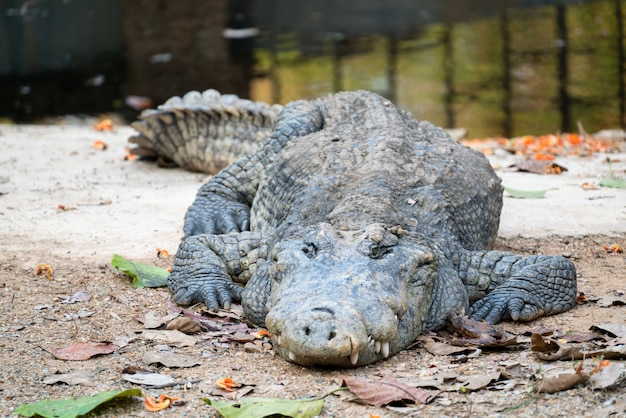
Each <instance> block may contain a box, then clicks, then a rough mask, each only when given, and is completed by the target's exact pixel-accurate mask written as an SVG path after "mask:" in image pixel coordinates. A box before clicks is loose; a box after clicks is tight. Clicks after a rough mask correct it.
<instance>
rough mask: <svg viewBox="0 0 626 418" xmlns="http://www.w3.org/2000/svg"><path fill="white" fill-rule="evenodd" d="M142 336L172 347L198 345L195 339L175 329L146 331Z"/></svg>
mask: <svg viewBox="0 0 626 418" xmlns="http://www.w3.org/2000/svg"><path fill="white" fill-rule="evenodd" d="M141 336H142V337H143V338H145V339H146V340H154V341H158V342H162V343H165V344H167V345H170V346H172V347H193V346H194V345H195V344H196V339H195V338H194V337H191V336H189V335H186V334H183V333H182V332H180V331H177V330H175V329H173V330H166V331H159V330H144V331H142V333H141Z"/></svg>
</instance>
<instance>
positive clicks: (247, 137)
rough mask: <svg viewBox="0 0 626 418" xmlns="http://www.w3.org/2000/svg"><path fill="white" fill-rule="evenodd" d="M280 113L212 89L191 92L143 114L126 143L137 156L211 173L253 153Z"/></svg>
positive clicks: (278, 110)
mask: <svg viewBox="0 0 626 418" xmlns="http://www.w3.org/2000/svg"><path fill="white" fill-rule="evenodd" d="M281 109H282V106H279V105H274V106H270V105H268V104H266V103H261V102H252V101H250V100H245V99H240V98H239V97H237V96H235V95H232V94H224V95H221V94H219V93H218V92H217V91H216V90H206V91H204V92H203V93H200V92H197V91H191V92H189V93H187V94H186V95H185V96H184V97H182V98H180V97H172V98H171V99H169V100H168V101H167V102H165V103H164V104H162V105H161V106H159V108H158V109H157V110H154V109H149V110H146V111H144V112H142V113H141V115H140V116H139V120H138V121H136V122H133V123H132V124H131V126H132V127H133V128H135V130H137V132H138V134H137V135H136V136H133V137H131V138H130V139H129V141H130V142H131V143H134V144H136V145H137V146H136V147H134V148H132V152H133V153H134V154H137V155H139V156H140V157H143V158H152V159H156V160H158V162H159V164H161V165H165V166H168V165H178V166H181V167H183V168H185V169H187V170H192V171H202V172H205V173H209V174H215V173H217V172H218V171H220V170H221V169H222V168H224V167H226V166H228V165H230V164H231V163H233V162H234V161H235V160H236V159H237V158H239V157H241V156H242V155H246V154H249V153H251V152H253V151H256V149H257V148H259V146H260V144H261V142H262V141H263V140H264V139H265V138H267V137H268V136H269V135H270V134H271V133H272V127H273V126H274V122H275V119H276V115H277V114H278V113H279V112H280V110H281Z"/></svg>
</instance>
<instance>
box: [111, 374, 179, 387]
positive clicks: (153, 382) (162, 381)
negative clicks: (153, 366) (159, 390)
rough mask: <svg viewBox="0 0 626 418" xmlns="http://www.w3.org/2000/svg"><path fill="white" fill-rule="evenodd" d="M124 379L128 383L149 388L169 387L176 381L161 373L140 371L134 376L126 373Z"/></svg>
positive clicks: (123, 375)
mask: <svg viewBox="0 0 626 418" xmlns="http://www.w3.org/2000/svg"><path fill="white" fill-rule="evenodd" d="M122 379H124V380H126V381H127V382H131V383H135V384H137V385H147V386H157V387H158V386H161V387H163V386H169V385H171V384H172V383H174V382H176V380H175V379H174V378H173V377H172V376H168V375H165V374H160V373H152V372H147V371H139V372H136V373H133V374H130V373H124V374H122Z"/></svg>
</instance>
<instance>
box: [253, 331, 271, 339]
mask: <svg viewBox="0 0 626 418" xmlns="http://www.w3.org/2000/svg"><path fill="white" fill-rule="evenodd" d="M252 336H253V337H254V338H256V339H257V340H260V339H261V338H263V337H267V338H270V333H269V332H268V331H267V330H266V329H261V330H259V331H257V332H253V333H252Z"/></svg>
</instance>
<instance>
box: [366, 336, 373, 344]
mask: <svg viewBox="0 0 626 418" xmlns="http://www.w3.org/2000/svg"><path fill="white" fill-rule="evenodd" d="M370 341H372V336H371V335H368V336H367V343H368V344H369V342H370Z"/></svg>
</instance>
